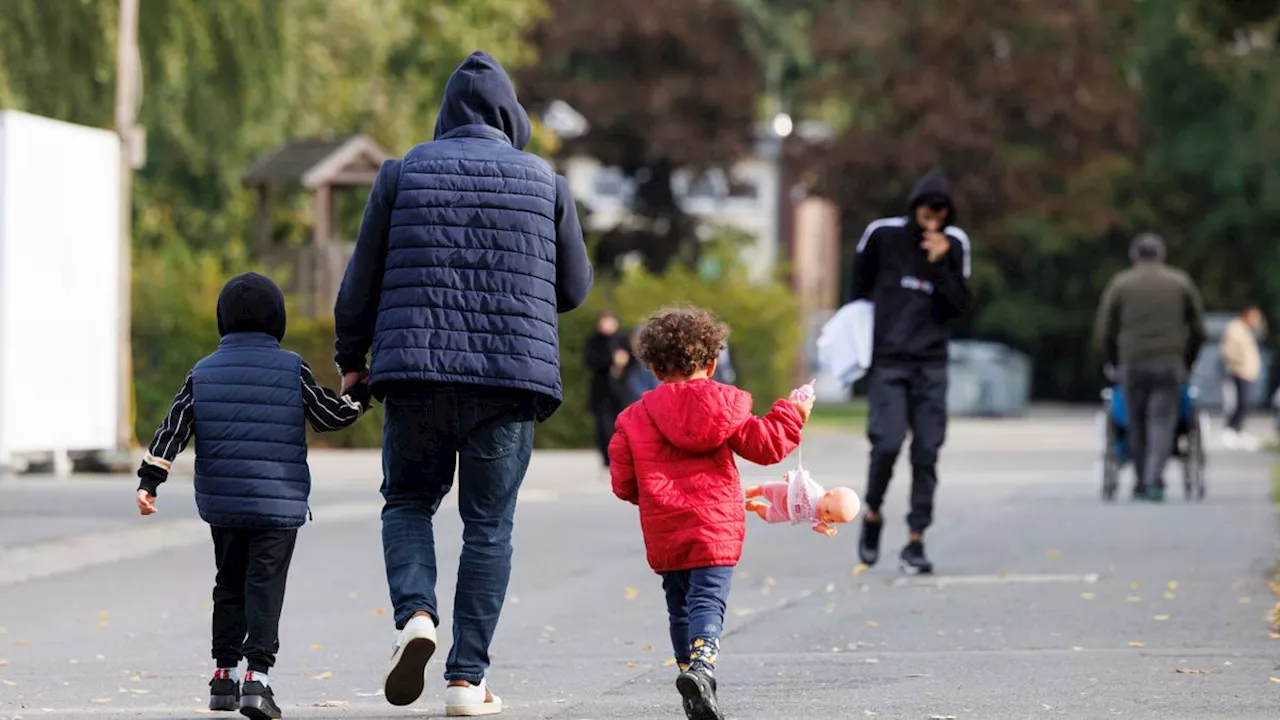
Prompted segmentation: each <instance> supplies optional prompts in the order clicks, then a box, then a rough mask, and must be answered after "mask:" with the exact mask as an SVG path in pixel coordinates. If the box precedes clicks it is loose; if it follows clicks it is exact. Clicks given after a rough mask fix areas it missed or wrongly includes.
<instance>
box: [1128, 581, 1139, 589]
mask: <svg viewBox="0 0 1280 720" xmlns="http://www.w3.org/2000/svg"><path fill="white" fill-rule="evenodd" d="M1129 589H1130V590H1137V589H1138V583H1136V582H1131V583H1129Z"/></svg>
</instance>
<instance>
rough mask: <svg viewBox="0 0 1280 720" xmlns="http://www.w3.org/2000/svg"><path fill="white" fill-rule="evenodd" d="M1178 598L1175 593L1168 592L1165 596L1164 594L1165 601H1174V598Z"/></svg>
mask: <svg viewBox="0 0 1280 720" xmlns="http://www.w3.org/2000/svg"><path fill="white" fill-rule="evenodd" d="M1176 597H1178V596H1177V595H1174V594H1173V593H1171V592H1167V593H1165V594H1164V599H1165V600H1172V599H1174V598H1176Z"/></svg>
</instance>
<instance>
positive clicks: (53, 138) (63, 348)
mask: <svg viewBox="0 0 1280 720" xmlns="http://www.w3.org/2000/svg"><path fill="white" fill-rule="evenodd" d="M119 162H120V142H119V140H118V138H117V136H116V134H115V133H113V132H109V131H106V130H98V129H95V128H88V127H82V126H79V125H72V124H69V123H64V122H59V121H56V120H49V119H47V118H42V117H37V116H35V115H29V114H26V113H21V112H14V111H0V467H7V466H13V465H15V464H16V465H19V466H21V465H25V461H26V460H28V459H32V458H49V457H52V458H53V459H54V460H55V462H58V461H59V460H63V461H64V462H65V458H66V456H67V454H68V453H86V452H87V453H92V452H98V451H110V450H114V449H115V444H116V436H117V432H116V430H117V423H118V418H117V406H116V399H117V397H118V394H119V392H120V388H119V387H118V384H119V383H118V379H117V378H118V372H117V367H118V363H119V359H118V355H117V348H116V334H117V322H118V320H119V313H120V303H119V297H118V291H117V282H118V280H117V270H118V268H119V242H120V216H119V212H120V179H119V178H120V166H119Z"/></svg>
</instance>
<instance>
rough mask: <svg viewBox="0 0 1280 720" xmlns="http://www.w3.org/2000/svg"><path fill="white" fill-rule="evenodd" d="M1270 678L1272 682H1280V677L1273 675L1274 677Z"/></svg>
mask: <svg viewBox="0 0 1280 720" xmlns="http://www.w3.org/2000/svg"><path fill="white" fill-rule="evenodd" d="M1268 679H1269V680H1271V682H1273V683H1280V678H1278V677H1273V678H1268Z"/></svg>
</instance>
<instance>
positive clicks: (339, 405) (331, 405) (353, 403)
mask: <svg viewBox="0 0 1280 720" xmlns="http://www.w3.org/2000/svg"><path fill="white" fill-rule="evenodd" d="M361 389H363V386H361ZM356 395H358V393H357V392H356V389H355V388H353V389H352V390H351V391H350V392H349V393H348V394H346V395H341V396H339V395H338V393H336V392H334V391H332V390H330V389H329V388H327V387H324V386H322V385H320V384H319V383H317V382H316V376H315V374H314V373H312V372H311V367H310V366H309V365H307V364H306V363H305V362H304V363H302V406H303V409H304V410H305V411H306V414H307V420H308V421H309V422H310V423H311V427H313V428H315V430H316V432H331V431H334V430H342V429H343V428H346V427H349V426H350V425H351V424H352V423H354V422H355V421H356V420H359V419H360V415H361V414H362V413H364V408H365V406H366V405H367V404H368V400H367V399H365V401H364V402H363V403H362V402H360V401H359V399H357V398H356V397H353V396H356Z"/></svg>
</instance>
